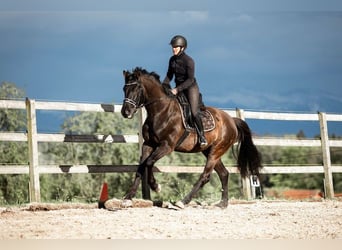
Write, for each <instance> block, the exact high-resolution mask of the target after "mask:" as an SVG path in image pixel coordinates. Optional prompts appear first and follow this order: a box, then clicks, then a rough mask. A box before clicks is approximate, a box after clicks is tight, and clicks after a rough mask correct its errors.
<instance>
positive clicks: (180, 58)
mask: <svg viewBox="0 0 342 250" xmlns="http://www.w3.org/2000/svg"><path fill="white" fill-rule="evenodd" d="M173 76H175V82H176V88H177V90H178V92H181V91H183V90H185V89H187V88H189V87H190V86H191V85H192V84H196V79H195V63H194V60H193V59H192V58H191V57H190V56H188V55H187V54H185V52H183V53H182V54H180V55H177V56H172V57H171V58H170V60H169V67H168V70H167V74H166V77H165V79H164V81H163V84H167V85H170V81H171V80H172V78H173Z"/></svg>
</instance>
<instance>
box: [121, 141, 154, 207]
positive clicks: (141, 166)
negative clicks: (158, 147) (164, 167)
mask: <svg viewBox="0 0 342 250" xmlns="http://www.w3.org/2000/svg"><path fill="white" fill-rule="evenodd" d="M152 151H153V148H152V147H150V146H148V145H146V144H143V147H142V154H141V157H140V163H139V167H138V169H137V172H136V174H135V178H134V181H133V184H132V186H131V188H130V189H129V191H128V193H127V194H126V195H125V197H124V199H127V200H131V199H132V198H133V197H135V195H136V193H137V190H138V188H139V185H140V182H141V179H142V177H143V175H144V174H145V168H146V160H147V158H148V157H149V156H150V154H151V152H152Z"/></svg>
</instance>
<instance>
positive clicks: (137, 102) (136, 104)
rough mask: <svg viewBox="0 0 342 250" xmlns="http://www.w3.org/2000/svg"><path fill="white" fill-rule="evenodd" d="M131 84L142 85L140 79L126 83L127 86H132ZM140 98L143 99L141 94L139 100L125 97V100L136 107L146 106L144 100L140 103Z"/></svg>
mask: <svg viewBox="0 0 342 250" xmlns="http://www.w3.org/2000/svg"><path fill="white" fill-rule="evenodd" d="M131 85H139V87H140V83H139V81H135V82H131V83H126V84H125V86H131ZM140 99H141V98H140V94H139V96H138V100H133V99H131V98H125V99H124V102H125V103H128V104H131V105H133V106H134V108H135V109H138V108H141V107H143V106H144V103H143V102H142V103H139V102H140Z"/></svg>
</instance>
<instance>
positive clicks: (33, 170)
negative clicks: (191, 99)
mask: <svg viewBox="0 0 342 250" xmlns="http://www.w3.org/2000/svg"><path fill="white" fill-rule="evenodd" d="M0 109H24V110H26V114H27V133H23V132H1V133H0V141H27V143H28V149H29V165H1V166H0V174H29V179H30V185H29V187H30V201H31V202H39V201H40V184H39V175H40V174H49V173H103V172H135V171H136V169H137V165H120V166H117V165H62V166H61V165H46V166H45V165H39V161H38V155H39V154H38V142H66V143H68V142H112V143H139V145H140V149H141V145H142V140H143V139H142V138H141V136H139V135H141V131H137V134H135V135H79V136H76V135H64V134H43V133H38V132H37V120H36V111H37V110H59V111H61V110H62V111H88V112H120V110H121V105H112V104H88V103H66V102H42V101H35V100H30V99H26V101H14V100H0ZM225 112H227V113H229V114H230V115H231V116H236V117H240V118H241V119H262V120H287V121H289V120H290V121H317V122H319V124H320V135H321V138H320V140H318V139H317V140H314V139H300V140H299V139H288V138H262V137H261V138H254V142H255V144H256V145H264V146H288V147H290V146H299V147H321V149H322V158H323V164H322V165H318V166H276V167H272V166H266V167H264V168H263V170H262V173H264V174H276V173H284V174H292V173H324V187H325V197H326V198H333V197H334V188H333V178H332V176H333V173H342V166H336V165H334V166H332V164H331V160H330V147H342V140H329V137H328V124H327V122H328V121H334V122H336V121H337V122H341V121H342V114H326V113H318V114H299V113H295V114H294V113H272V112H256V111H244V110H241V109H236V110H225ZM138 114H139V116H140V117H139V121H140V123H141V124H142V122H143V120H144V116H145V112H144V110H142V111H141V112H139V113H138ZM141 124H140V125H141ZM139 129H141V126H139ZM227 169H228V171H229V172H230V173H238V170H237V168H236V167H227ZM202 170H203V169H202V168H199V167H194V166H156V167H155V169H154V171H156V172H168V173H171V172H172V173H180V172H182V173H199V172H202ZM242 186H243V193H244V195H245V197H246V198H248V199H250V198H251V197H252V194H253V189H252V188H251V186H253V181H252V180H251V179H247V178H246V179H244V180H242ZM142 191H143V196H144V197H149V189H148V187H147V184H146V182H143V185H142Z"/></svg>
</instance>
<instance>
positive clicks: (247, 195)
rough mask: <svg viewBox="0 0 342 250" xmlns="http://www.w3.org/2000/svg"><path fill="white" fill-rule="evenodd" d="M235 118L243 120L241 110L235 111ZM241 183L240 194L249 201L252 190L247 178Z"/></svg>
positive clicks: (243, 116)
mask: <svg viewBox="0 0 342 250" xmlns="http://www.w3.org/2000/svg"><path fill="white" fill-rule="evenodd" d="M236 116H237V117H238V118H240V119H241V120H245V115H244V112H243V109H238V108H237V109H236ZM241 182H242V194H243V196H244V197H245V198H246V199H247V200H250V199H251V198H252V188H251V183H250V179H249V177H245V178H242V179H241Z"/></svg>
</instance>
